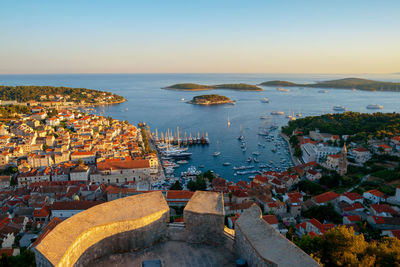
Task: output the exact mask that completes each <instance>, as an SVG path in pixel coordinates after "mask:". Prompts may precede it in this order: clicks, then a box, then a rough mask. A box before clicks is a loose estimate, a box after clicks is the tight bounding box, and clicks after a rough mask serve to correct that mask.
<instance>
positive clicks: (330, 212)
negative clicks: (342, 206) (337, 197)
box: [302, 203, 342, 223]
mask: <svg viewBox="0 0 400 267" xmlns="http://www.w3.org/2000/svg"><path fill="white" fill-rule="evenodd" d="M302 215H303V216H304V217H306V218H310V219H311V218H315V219H317V220H318V221H320V222H323V221H331V222H334V223H341V222H342V216H340V214H339V213H337V212H336V211H335V208H334V207H333V205H332V204H330V203H328V205H324V206H316V207H312V208H310V209H308V210H306V211H304V212H302Z"/></svg>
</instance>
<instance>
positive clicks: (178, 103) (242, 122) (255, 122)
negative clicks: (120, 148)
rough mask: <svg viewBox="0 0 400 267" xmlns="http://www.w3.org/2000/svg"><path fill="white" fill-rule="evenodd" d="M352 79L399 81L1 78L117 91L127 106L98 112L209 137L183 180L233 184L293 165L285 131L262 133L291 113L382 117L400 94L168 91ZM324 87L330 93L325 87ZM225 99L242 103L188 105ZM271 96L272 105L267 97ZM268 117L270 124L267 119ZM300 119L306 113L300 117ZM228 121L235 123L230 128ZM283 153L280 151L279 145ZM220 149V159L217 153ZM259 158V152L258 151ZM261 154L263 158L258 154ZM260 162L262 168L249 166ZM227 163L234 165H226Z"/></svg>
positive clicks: (1, 79)
mask: <svg viewBox="0 0 400 267" xmlns="http://www.w3.org/2000/svg"><path fill="white" fill-rule="evenodd" d="M347 77H357V78H366V79H374V80H380V81H393V82H400V75H398V74H397V75H396V74H357V75H355V74H354V75H349V74H334V75H333V74H37V75H22V74H21V75H0V84H1V85H49V86H67V87H81V88H82V87H83V88H89V89H98V90H105V91H110V92H113V93H116V94H119V95H122V96H124V97H125V98H126V99H127V102H125V103H121V104H117V105H110V106H105V107H96V108H95V111H93V113H96V114H101V115H104V116H111V117H113V118H116V119H119V120H128V121H129V122H130V123H133V124H135V125H136V124H138V123H139V122H145V123H146V124H147V125H149V127H150V129H151V131H152V132H155V131H156V129H157V132H158V133H159V135H160V134H161V132H163V133H165V132H166V131H168V129H169V131H170V132H175V133H176V132H177V127H179V131H180V133H181V136H184V134H185V133H186V135H187V136H189V134H190V133H191V134H192V136H193V135H194V134H196V135H197V134H200V136H201V135H205V134H206V133H207V134H208V137H209V139H210V144H209V145H205V146H201V145H196V146H191V147H190V148H189V152H191V153H193V154H192V157H191V159H190V160H189V162H188V163H187V164H182V165H181V166H180V167H179V168H177V169H176V171H175V175H179V174H180V173H181V172H182V171H185V170H186V169H187V168H188V167H190V166H195V167H196V168H198V169H199V167H203V168H201V169H200V170H203V171H205V170H213V171H214V172H215V173H217V174H219V175H220V176H221V177H223V178H226V179H228V180H231V181H239V180H247V179H248V178H249V176H251V174H247V175H239V174H237V172H236V171H235V170H234V169H233V167H235V166H236V167H238V166H248V165H255V169H257V166H258V165H266V164H268V165H269V166H270V167H269V169H271V170H278V171H281V170H284V169H285V168H287V166H289V165H290V164H291V159H290V155H289V152H288V147H287V144H286V143H285V142H284V141H283V140H282V139H281V138H280V136H279V129H278V130H275V131H272V132H271V135H272V136H274V140H273V141H272V140H267V139H266V138H265V137H263V136H260V135H258V132H259V130H260V129H263V128H265V127H269V126H270V125H276V126H278V127H281V126H284V125H286V124H287V122H288V118H286V115H287V114H294V115H295V116H296V114H301V115H302V117H305V116H316V115H321V114H326V113H332V112H334V111H333V110H332V107H333V106H343V107H345V108H347V109H348V110H349V111H356V112H368V113H372V112H376V110H369V109H367V108H366V106H367V105H368V104H379V105H382V106H383V109H382V110H379V111H381V112H400V93H396V92H367V91H359V90H356V91H353V90H348V89H326V90H327V92H320V91H321V89H318V88H307V87H290V88H287V89H289V90H290V92H282V91H278V90H277V88H276V87H262V88H263V89H264V91H260V92H245V91H233V90H210V91H190V92H189V91H174V90H164V89H162V88H163V87H166V86H170V85H173V84H176V83H200V84H207V85H212V84H221V83H249V84H259V83H261V82H264V81H270V80H285V81H292V82H297V83H311V82H316V81H325V80H332V79H341V78H347ZM323 90H325V89H323ZM201 94H220V95H224V96H227V97H229V98H231V99H233V100H235V101H236V104H235V105H215V106H199V105H192V104H188V103H186V102H187V101H189V100H191V99H192V98H193V97H194V96H196V95H201ZM264 97H267V98H269V100H270V102H269V103H262V102H261V99H262V98H264ZM272 111H283V112H284V113H285V115H271V112H272ZM261 117H264V118H265V119H262V118H261ZM297 117H299V116H297ZM228 121H229V122H230V125H228ZM240 135H243V136H244V138H245V143H246V151H242V148H241V142H240V141H239V140H238V136H240ZM275 147H276V148H277V152H273V151H272V150H273V148H275ZM216 151H218V152H221V154H220V155H219V156H217V157H215V156H213V154H214V152H216ZM253 153H254V154H253ZM255 154H259V155H255ZM249 157H251V158H254V157H256V158H257V159H258V161H259V163H256V162H254V161H253V162H252V163H248V162H247V159H248V158H249ZM223 163H230V164H231V165H230V166H224V165H223Z"/></svg>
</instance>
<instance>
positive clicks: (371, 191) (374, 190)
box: [365, 189, 384, 197]
mask: <svg viewBox="0 0 400 267" xmlns="http://www.w3.org/2000/svg"><path fill="white" fill-rule="evenodd" d="M365 193H370V194H371V195H374V196H376V197H381V196H383V195H384V194H383V193H382V192H381V191H379V190H377V189H372V190H369V191H367V192H365Z"/></svg>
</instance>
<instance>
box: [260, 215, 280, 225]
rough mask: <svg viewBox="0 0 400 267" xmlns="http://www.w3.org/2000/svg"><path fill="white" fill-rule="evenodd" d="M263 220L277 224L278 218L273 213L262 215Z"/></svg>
mask: <svg viewBox="0 0 400 267" xmlns="http://www.w3.org/2000/svg"><path fill="white" fill-rule="evenodd" d="M262 218H263V220H264V221H266V222H267V223H269V224H278V219H277V218H276V216H275V215H272V214H270V215H264V216H262Z"/></svg>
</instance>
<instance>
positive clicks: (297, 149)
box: [293, 147, 303, 158]
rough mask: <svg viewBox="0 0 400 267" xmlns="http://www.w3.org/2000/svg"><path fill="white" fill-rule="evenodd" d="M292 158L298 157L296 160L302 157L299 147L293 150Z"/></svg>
mask: <svg viewBox="0 0 400 267" xmlns="http://www.w3.org/2000/svg"><path fill="white" fill-rule="evenodd" d="M293 156H295V157H298V158H301V157H302V156H303V151H302V150H301V148H300V147H296V148H295V149H294V153H293Z"/></svg>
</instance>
